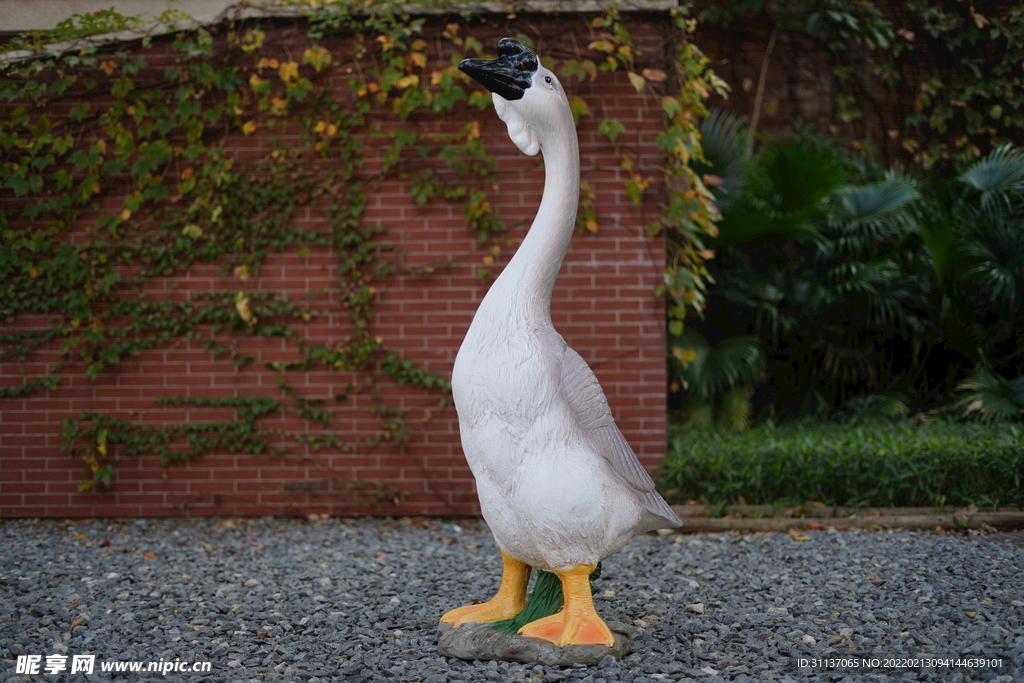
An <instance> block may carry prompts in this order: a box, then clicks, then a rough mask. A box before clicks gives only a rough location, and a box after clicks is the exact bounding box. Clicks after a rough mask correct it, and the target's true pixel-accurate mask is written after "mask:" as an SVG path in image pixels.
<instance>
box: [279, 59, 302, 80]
mask: <svg viewBox="0 0 1024 683" xmlns="http://www.w3.org/2000/svg"><path fill="white" fill-rule="evenodd" d="M277 74H278V75H279V76H280V77H281V80H282V81H286V82H287V81H292V80H295V79H296V78H298V77H299V63H298V62H285V63H284V64H282V65H281V67H280V68H279V69H278V70H277Z"/></svg>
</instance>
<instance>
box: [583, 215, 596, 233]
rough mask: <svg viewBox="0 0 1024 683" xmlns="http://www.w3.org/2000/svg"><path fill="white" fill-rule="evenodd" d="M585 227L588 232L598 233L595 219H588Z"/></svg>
mask: <svg viewBox="0 0 1024 683" xmlns="http://www.w3.org/2000/svg"><path fill="white" fill-rule="evenodd" d="M583 226H584V227H585V228H586V229H587V232H597V221H595V220H594V219H593V218H588V219H587V221H586V222H585V223H584V224H583Z"/></svg>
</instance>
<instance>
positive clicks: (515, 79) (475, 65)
mask: <svg viewBox="0 0 1024 683" xmlns="http://www.w3.org/2000/svg"><path fill="white" fill-rule="evenodd" d="M537 66H538V62H537V53H536V52H534V51H533V50H531V49H530V48H528V47H526V46H525V45H523V44H522V43H520V42H519V41H517V40H512V39H511V38H502V39H501V40H500V41H498V58H497V59H464V60H462V63H461V64H459V70H460V71H462V72H463V73H465V74H466V75H468V76H469V77H471V78H472V79H473V80H475V81H476V82H478V83H479V84H480V85H482V86H484V87H485V88H487V89H488V90H490V91H491V92H493V93H497V94H498V95H501V96H502V97H504V98H505V99H506V100H518V99H520V98H521V97H522V96H523V93H524V92H526V89H527V88H529V87H530V86H531V85H533V75H534V74H535V73H536V72H537Z"/></svg>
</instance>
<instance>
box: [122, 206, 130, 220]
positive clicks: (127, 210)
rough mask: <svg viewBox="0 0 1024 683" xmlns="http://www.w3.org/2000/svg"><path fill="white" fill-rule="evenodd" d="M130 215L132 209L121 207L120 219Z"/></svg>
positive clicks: (125, 218) (126, 218)
mask: <svg viewBox="0 0 1024 683" xmlns="http://www.w3.org/2000/svg"><path fill="white" fill-rule="evenodd" d="M131 217H132V210H131V209H129V208H127V207H126V208H124V209H121V220H123V221H126V220H128V219H129V218H131Z"/></svg>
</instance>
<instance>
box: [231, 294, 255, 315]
mask: <svg viewBox="0 0 1024 683" xmlns="http://www.w3.org/2000/svg"><path fill="white" fill-rule="evenodd" d="M235 310H237V311H238V315H239V316H240V317H241V318H242V320H244V321H245V322H249V321H250V320H252V311H251V310H250V309H249V297H247V296H246V295H245V292H239V293H238V294H236V295H235Z"/></svg>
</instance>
